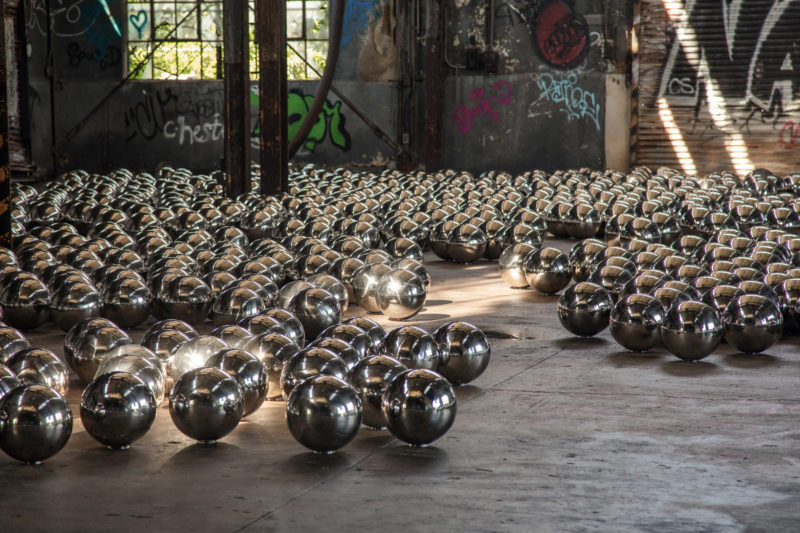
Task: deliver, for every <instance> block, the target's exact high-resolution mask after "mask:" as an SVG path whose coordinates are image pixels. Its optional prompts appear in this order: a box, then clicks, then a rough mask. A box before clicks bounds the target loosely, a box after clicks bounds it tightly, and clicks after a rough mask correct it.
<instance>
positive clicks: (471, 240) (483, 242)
mask: <svg viewBox="0 0 800 533" xmlns="http://www.w3.org/2000/svg"><path fill="white" fill-rule="evenodd" d="M488 245H489V240H488V239H487V238H486V234H485V233H484V232H483V230H481V229H480V228H478V227H477V226H474V225H472V224H469V223H466V224H461V225H460V226H458V227H457V228H455V229H454V230H453V231H452V232H450V233H449V235H448V238H447V245H446V246H447V255H448V256H449V257H450V259H451V260H453V261H455V262H456V263H473V262H475V261H477V260H478V259H480V258H481V257H483V254H484V253H485V252H486V247H487V246H488Z"/></svg>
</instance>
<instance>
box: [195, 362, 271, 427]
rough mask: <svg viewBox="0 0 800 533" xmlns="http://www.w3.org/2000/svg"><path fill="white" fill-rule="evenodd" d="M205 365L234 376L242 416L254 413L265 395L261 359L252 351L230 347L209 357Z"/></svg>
mask: <svg viewBox="0 0 800 533" xmlns="http://www.w3.org/2000/svg"><path fill="white" fill-rule="evenodd" d="M206 366H210V367H214V368H219V369H220V370H224V371H225V372H227V373H228V374H230V375H231V376H233V377H234V379H236V381H237V382H238V383H239V386H240V387H241V388H242V395H243V396H242V398H243V400H244V410H243V413H242V417H245V416H247V415H249V414H252V413H254V412H255V411H256V410H257V409H258V408H259V407H261V404H263V403H264V400H265V399H266V397H267V386H268V383H267V371H266V369H265V367H264V363H262V362H261V359H259V358H258V357H256V356H255V355H253V354H252V353H250V352H248V351H245V350H239V349H230V350H222V351H221V352H217V353H216V354H214V355H212V356H211V357H209V359H208V361H206Z"/></svg>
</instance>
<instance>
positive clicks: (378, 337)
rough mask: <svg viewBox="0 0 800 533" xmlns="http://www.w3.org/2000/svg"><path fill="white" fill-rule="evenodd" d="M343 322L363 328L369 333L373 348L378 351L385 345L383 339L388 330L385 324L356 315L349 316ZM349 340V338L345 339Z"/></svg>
mask: <svg viewBox="0 0 800 533" xmlns="http://www.w3.org/2000/svg"><path fill="white" fill-rule="evenodd" d="M343 324H352V325H353V326H356V327H359V328H361V329H363V330H364V331H365V332H366V334H367V335H369V338H370V340H371V341H372V349H373V350H374V351H375V352H376V353H377V351H378V350H380V349H381V347H382V346H383V340H384V339H385V338H386V331H384V329H383V326H381V325H380V324H378V323H377V322H375V321H374V320H372V319H371V318H367V317H365V316H356V317H352V318H348V319H347V320H345V321H344V322H343ZM345 340H347V339H345Z"/></svg>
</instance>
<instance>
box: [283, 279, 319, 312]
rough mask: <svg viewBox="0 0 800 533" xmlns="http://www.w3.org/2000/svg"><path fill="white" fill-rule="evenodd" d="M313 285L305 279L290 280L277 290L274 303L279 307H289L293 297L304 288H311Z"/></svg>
mask: <svg viewBox="0 0 800 533" xmlns="http://www.w3.org/2000/svg"><path fill="white" fill-rule="evenodd" d="M313 288H314V286H313V285H311V284H310V283H308V282H307V281H305V280H295V281H290V282H289V283H287V284H286V285H284V286H283V287H281V289H280V291H278V297H277V298H276V299H275V305H276V306H277V307H279V308H281V309H289V308H290V306H291V302H292V300H294V297H295V296H297V295H298V294H300V293H301V292H303V291H304V290H306V289H313Z"/></svg>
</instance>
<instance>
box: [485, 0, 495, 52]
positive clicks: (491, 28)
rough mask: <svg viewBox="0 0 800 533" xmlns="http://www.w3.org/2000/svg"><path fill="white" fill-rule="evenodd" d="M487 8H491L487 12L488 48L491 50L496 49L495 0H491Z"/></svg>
mask: <svg viewBox="0 0 800 533" xmlns="http://www.w3.org/2000/svg"><path fill="white" fill-rule="evenodd" d="M486 9H488V10H489V12H488V13H487V14H486V20H487V27H486V49H487V50H488V51H489V52H491V51H493V50H494V0H489V5H488V6H487V7H486Z"/></svg>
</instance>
